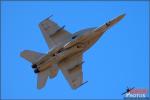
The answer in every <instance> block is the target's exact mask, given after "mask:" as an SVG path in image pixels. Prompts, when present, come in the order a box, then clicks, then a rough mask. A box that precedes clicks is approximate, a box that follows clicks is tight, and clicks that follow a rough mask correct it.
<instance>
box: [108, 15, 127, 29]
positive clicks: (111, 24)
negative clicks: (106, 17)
mask: <svg viewBox="0 0 150 100" xmlns="http://www.w3.org/2000/svg"><path fill="white" fill-rule="evenodd" d="M124 16H125V14H122V15H120V16H118V17H117V18H115V19H113V20H111V21H109V22H108V23H106V26H107V27H111V26H113V25H115V24H116V23H118V22H119V21H120V20H121V19H122V18H123V17H124Z"/></svg>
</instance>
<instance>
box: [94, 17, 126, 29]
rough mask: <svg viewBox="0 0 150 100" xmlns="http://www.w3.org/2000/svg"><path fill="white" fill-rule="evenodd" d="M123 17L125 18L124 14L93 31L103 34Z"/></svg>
mask: <svg viewBox="0 0 150 100" xmlns="http://www.w3.org/2000/svg"><path fill="white" fill-rule="evenodd" d="M124 16H125V14H122V15H120V16H118V17H116V18H114V19H113V20H110V21H108V22H107V23H105V24H104V25H103V26H101V27H99V28H96V29H95V30H94V31H95V32H105V31H106V30H107V29H108V28H110V27H112V26H113V25H115V24H116V23H118V22H119V21H120V20H121V19H122V18H124Z"/></svg>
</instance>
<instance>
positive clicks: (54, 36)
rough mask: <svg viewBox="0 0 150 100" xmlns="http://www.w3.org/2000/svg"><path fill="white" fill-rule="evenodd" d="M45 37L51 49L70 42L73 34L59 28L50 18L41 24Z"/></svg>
mask: <svg viewBox="0 0 150 100" xmlns="http://www.w3.org/2000/svg"><path fill="white" fill-rule="evenodd" d="M39 27H40V29H41V31H42V33H43V36H44V38H45V40H46V42H47V44H48V47H49V49H51V48H52V47H54V46H56V45H60V44H64V43H66V42H68V41H69V40H70V38H71V37H72V34H71V33H69V32H67V31H66V30H65V29H64V26H63V27H60V26H58V25H57V24H56V23H55V22H53V21H52V20H50V19H49V18H47V19H45V20H44V21H42V22H41V23H40V24H39Z"/></svg>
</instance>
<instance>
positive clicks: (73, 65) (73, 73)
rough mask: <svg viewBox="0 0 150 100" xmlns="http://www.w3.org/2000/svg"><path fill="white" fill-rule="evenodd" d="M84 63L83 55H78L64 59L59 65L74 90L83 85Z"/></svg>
mask: <svg viewBox="0 0 150 100" xmlns="http://www.w3.org/2000/svg"><path fill="white" fill-rule="evenodd" d="M82 63H83V61H82V53H78V54H74V55H73V56H70V57H68V58H66V59H64V60H63V61H62V62H60V63H59V64H58V66H59V67H60V69H61V71H62V73H63V74H64V76H65V78H66V80H67V81H68V82H69V84H70V86H71V87H72V88H73V89H76V88H78V87H79V86H81V85H82V83H83V73H82Z"/></svg>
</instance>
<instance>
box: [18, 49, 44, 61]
mask: <svg viewBox="0 0 150 100" xmlns="http://www.w3.org/2000/svg"><path fill="white" fill-rule="evenodd" d="M44 55H45V54H43V53H39V52H35V51H31V50H24V51H23V52H21V54H20V56H21V57H23V58H25V59H26V60H28V61H29V62H31V63H35V62H37V61H38V60H39V58H41V57H42V56H44Z"/></svg>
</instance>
